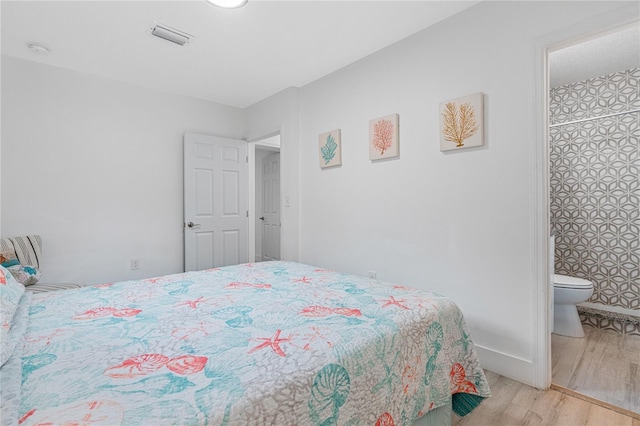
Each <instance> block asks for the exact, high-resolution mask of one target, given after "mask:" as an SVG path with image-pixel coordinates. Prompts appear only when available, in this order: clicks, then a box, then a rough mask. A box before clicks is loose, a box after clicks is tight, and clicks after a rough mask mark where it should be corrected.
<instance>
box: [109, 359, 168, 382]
mask: <svg viewBox="0 0 640 426" xmlns="http://www.w3.org/2000/svg"><path fill="white" fill-rule="evenodd" d="M167 362H169V357H167V356H164V355H162V354H143V355H138V356H134V357H131V358H127V359H125V360H124V361H123V362H122V363H121V364H118V365H114V366H113V367H109V368H107V369H106V370H105V371H104V374H105V375H106V376H109V377H113V378H114V379H122V378H132V377H137V376H145V375H147V374H149V373H153V372H154V371H156V370H159V369H160V368H162V367H164V365H165V364H166V363H167Z"/></svg>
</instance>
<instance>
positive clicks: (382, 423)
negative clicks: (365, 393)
mask: <svg viewBox="0 0 640 426" xmlns="http://www.w3.org/2000/svg"><path fill="white" fill-rule="evenodd" d="M375 426H394V423H393V417H391V414H389V413H384V414H382V415H381V416H380V417H378V420H376V425H375Z"/></svg>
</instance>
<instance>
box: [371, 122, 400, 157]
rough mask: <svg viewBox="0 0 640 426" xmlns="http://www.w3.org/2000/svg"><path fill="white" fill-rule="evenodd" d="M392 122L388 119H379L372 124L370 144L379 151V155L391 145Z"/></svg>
mask: <svg viewBox="0 0 640 426" xmlns="http://www.w3.org/2000/svg"><path fill="white" fill-rule="evenodd" d="M393 131H394V129H393V123H392V122H391V121H389V120H385V119H382V120H379V121H377V122H376V123H375V124H374V125H373V137H372V140H371V144H372V145H373V146H374V147H375V148H376V150H377V151H380V155H384V152H385V151H386V150H387V149H389V148H391V147H392V146H393Z"/></svg>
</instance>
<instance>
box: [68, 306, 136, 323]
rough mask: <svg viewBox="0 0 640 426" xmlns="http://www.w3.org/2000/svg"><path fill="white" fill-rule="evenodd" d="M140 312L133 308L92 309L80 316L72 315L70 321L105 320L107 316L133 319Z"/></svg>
mask: <svg viewBox="0 0 640 426" xmlns="http://www.w3.org/2000/svg"><path fill="white" fill-rule="evenodd" d="M140 312H142V310H140V309H133V308H124V309H116V308H112V307H105V308H94V309H89V310H88V311H85V312H83V313H81V314H78V315H74V316H73V317H72V319H74V320H80V321H81V320H92V319H96V318H105V317H108V316H113V317H116V318H125V317H135V316H136V315H138V314H139V313H140Z"/></svg>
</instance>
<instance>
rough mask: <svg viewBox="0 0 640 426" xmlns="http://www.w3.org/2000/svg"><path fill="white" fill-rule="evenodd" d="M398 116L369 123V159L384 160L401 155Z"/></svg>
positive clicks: (377, 119) (389, 116) (393, 115)
mask: <svg viewBox="0 0 640 426" xmlns="http://www.w3.org/2000/svg"><path fill="white" fill-rule="evenodd" d="M398 117H399V116H398V114H391V115H387V116H385V117H380V118H376V119H375V120H371V121H369V159H370V160H382V159H385V158H393V157H397V156H398V155H400V150H399V147H398V145H399V142H400V141H399V132H398V121H399V120H398Z"/></svg>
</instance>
